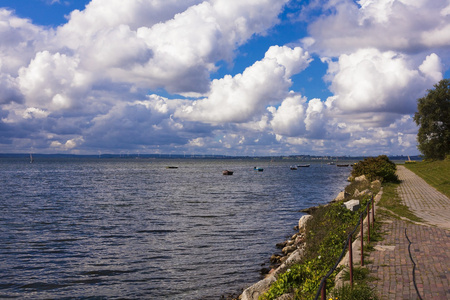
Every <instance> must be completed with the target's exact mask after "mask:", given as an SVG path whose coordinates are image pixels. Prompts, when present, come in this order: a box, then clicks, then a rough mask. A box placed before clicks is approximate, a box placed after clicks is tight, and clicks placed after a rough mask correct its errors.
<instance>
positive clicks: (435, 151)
mask: <svg viewBox="0 0 450 300" xmlns="http://www.w3.org/2000/svg"><path fill="white" fill-rule="evenodd" d="M417 102H418V103H417V112H416V113H415V115H414V121H415V122H416V124H417V125H418V126H420V127H419V133H418V134H417V141H418V142H419V145H418V149H419V150H420V152H422V154H423V155H424V156H425V159H444V158H445V156H446V155H448V154H450V79H443V80H441V81H440V82H439V83H437V84H435V85H434V89H431V90H428V94H427V95H426V96H425V97H423V98H420V99H418V100H417Z"/></svg>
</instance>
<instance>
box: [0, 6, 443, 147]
mask: <svg viewBox="0 0 450 300" xmlns="http://www.w3.org/2000/svg"><path fill="white" fill-rule="evenodd" d="M443 78H450V0H433V1H428V0H378V1H377V0H358V1H353V0H309V1H299V0H248V1H242V0H203V1H201V0H127V1H123V0H91V1H88V0H27V1H25V0H0V91H1V92H0V153H29V152H31V153H67V154H97V153H116V154H119V153H129V154H160V153H162V154H186V155H189V154H211V155H243V156H253V155H255V156H278V155H299V154H306V155H329V156H341V155H349V156H356V155H367V156H369V155H372V156H374V155H380V154H387V155H416V154H419V152H418V150H417V142H416V135H417V131H418V128H417V126H416V124H415V123H414V120H413V115H414V113H415V112H416V109H417V99H419V98H421V97H423V96H425V95H426V93H427V90H428V89H432V88H433V85H434V84H436V83H438V82H439V81H440V80H441V79H443Z"/></svg>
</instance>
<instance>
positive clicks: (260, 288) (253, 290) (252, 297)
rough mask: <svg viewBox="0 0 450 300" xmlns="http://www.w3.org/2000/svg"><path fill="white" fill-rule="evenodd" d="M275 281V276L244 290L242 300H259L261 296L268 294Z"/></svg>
mask: <svg viewBox="0 0 450 300" xmlns="http://www.w3.org/2000/svg"><path fill="white" fill-rule="evenodd" d="M275 281H276V278H275V276H273V275H271V276H268V277H266V278H265V279H263V280H260V281H258V282H257V283H255V284H254V285H252V286H251V287H249V288H247V289H245V290H244V292H243V293H242V295H241V300H258V298H259V296H261V295H262V294H264V293H265V292H267V291H268V290H269V288H270V285H271V284H272V283H274V282H275Z"/></svg>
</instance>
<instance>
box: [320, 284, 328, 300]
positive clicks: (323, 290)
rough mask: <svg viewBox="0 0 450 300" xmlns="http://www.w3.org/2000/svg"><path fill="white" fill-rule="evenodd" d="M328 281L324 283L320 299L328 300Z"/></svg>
mask: <svg viewBox="0 0 450 300" xmlns="http://www.w3.org/2000/svg"><path fill="white" fill-rule="evenodd" d="M326 291H327V280H326V279H325V281H324V282H323V285H322V291H321V292H320V299H322V300H326V299H327V292H326Z"/></svg>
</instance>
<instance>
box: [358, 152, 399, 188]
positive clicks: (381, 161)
mask: <svg viewBox="0 0 450 300" xmlns="http://www.w3.org/2000/svg"><path fill="white" fill-rule="evenodd" d="M396 169H397V167H396V166H395V163H393V162H392V161H390V160H389V158H388V157H387V156H386V155H380V156H378V157H368V158H365V159H364V160H363V161H360V162H358V163H357V164H355V165H354V166H353V170H352V176H353V177H358V176H361V175H365V176H366V177H367V179H368V180H370V181H373V180H376V179H379V180H381V181H383V182H398V177H397V175H396V174H395V171H396Z"/></svg>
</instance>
